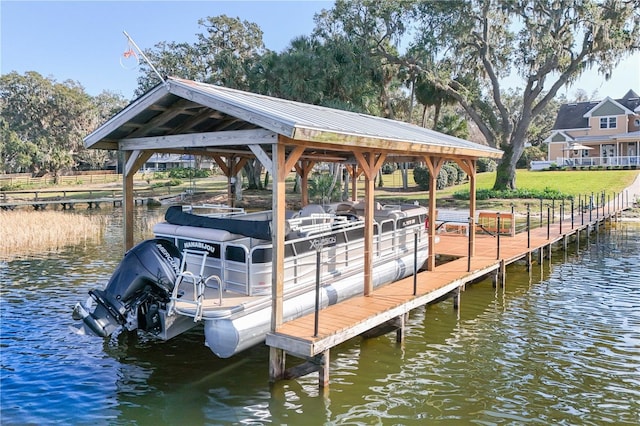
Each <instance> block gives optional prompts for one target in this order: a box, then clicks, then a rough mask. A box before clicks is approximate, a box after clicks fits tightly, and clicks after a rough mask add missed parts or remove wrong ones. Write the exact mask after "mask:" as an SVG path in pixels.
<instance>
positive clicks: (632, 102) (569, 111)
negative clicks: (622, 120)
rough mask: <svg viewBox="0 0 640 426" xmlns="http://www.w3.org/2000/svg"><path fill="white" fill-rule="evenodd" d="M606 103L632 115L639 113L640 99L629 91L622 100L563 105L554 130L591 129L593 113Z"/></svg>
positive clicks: (608, 99)
mask: <svg viewBox="0 0 640 426" xmlns="http://www.w3.org/2000/svg"><path fill="white" fill-rule="evenodd" d="M606 102H613V103H614V104H617V105H619V106H620V108H621V109H623V110H624V111H625V114H630V113H632V111H634V110H635V111H638V108H639V107H640V97H638V95H637V94H636V92H634V91H633V90H629V91H628V92H627V93H626V94H625V95H624V96H623V97H622V98H621V99H611V98H609V97H607V98H605V99H604V100H602V101H600V102H597V101H596V102H592V101H590V102H577V103H569V104H563V105H561V106H560V109H559V110H558V116H557V117H556V121H555V123H554V125H553V130H560V129H585V128H587V127H589V117H590V116H591V113H592V112H593V111H594V110H596V109H597V108H599V107H600V106H602V105H603V104H604V103H606Z"/></svg>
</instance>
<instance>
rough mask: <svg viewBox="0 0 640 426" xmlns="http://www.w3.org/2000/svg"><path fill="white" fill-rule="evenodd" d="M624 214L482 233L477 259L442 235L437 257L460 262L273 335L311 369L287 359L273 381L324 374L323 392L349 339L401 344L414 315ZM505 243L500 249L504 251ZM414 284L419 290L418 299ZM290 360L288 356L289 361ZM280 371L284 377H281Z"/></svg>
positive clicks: (460, 241) (456, 238)
mask: <svg viewBox="0 0 640 426" xmlns="http://www.w3.org/2000/svg"><path fill="white" fill-rule="evenodd" d="M617 215H618V212H609V213H607V214H605V212H604V210H603V211H602V213H599V212H598V213H596V212H592V214H591V217H589V214H588V213H586V214H585V215H580V214H579V213H578V214H576V215H575V216H574V217H573V219H571V217H566V218H565V219H564V220H563V221H562V222H560V221H559V219H558V222H556V223H549V224H547V223H545V224H543V226H541V227H538V228H535V229H531V230H530V231H528V232H527V231H525V232H520V233H517V234H515V236H506V235H500V237H499V238H498V237H497V236H495V235H487V234H477V235H476V240H475V255H474V256H471V258H470V259H469V256H468V237H465V236H464V235H446V234H440V235H439V238H440V241H439V242H438V243H437V244H436V247H435V253H436V255H445V256H446V257H447V258H453V259H455V260H452V261H449V262H446V263H443V264H441V265H438V266H436V267H435V269H434V270H433V271H420V272H418V273H417V274H416V276H415V281H414V276H413V275H412V276H410V277H407V278H405V279H402V280H400V281H397V282H394V283H391V284H388V285H385V286H383V287H380V288H377V289H375V290H374V291H373V293H372V294H370V295H369V296H364V295H363V296H358V297H354V298H351V299H348V300H345V301H342V302H340V303H337V304H335V305H331V306H329V307H327V308H325V309H322V310H320V311H319V312H318V323H317V327H318V333H317V335H316V334H315V328H316V322H315V318H316V314H315V313H312V314H309V315H305V316H303V317H300V318H298V319H295V320H292V321H288V322H286V323H284V324H282V326H281V327H279V328H278V329H277V330H276V331H275V332H273V333H269V334H268V335H267V338H266V344H267V345H268V346H270V347H271V348H272V349H279V350H282V351H284V353H289V354H291V355H294V356H296V357H299V358H303V359H306V360H307V363H306V364H307V365H306V366H299V367H296V368H298V369H299V370H300V372H301V373H300V374H298V373H296V372H288V371H286V370H284V359H282V360H281V361H279V362H280V363H281V364H280V365H273V362H272V365H271V366H270V368H271V370H272V371H271V374H272V377H279V378H293V377H297V376H300V375H304V374H308V373H310V372H313V371H320V377H319V384H320V386H321V387H324V386H326V385H328V382H329V372H328V370H329V364H328V363H329V350H330V349H331V348H332V347H334V346H337V345H339V344H341V343H343V342H345V341H346V340H349V339H351V338H354V337H356V336H358V335H361V334H362V333H365V332H367V331H369V330H372V329H374V328H376V327H380V326H383V325H389V326H391V327H395V328H397V329H398V340H400V339H401V338H402V335H403V333H404V331H403V328H404V319H405V317H406V314H407V313H408V312H410V311H411V310H413V309H415V308H417V307H420V306H423V305H426V304H428V303H431V302H433V301H436V300H438V299H440V298H442V297H443V296H446V295H449V294H453V295H454V297H456V300H455V303H454V305H457V302H458V299H457V298H459V297H460V291H461V290H463V289H464V287H465V285H466V284H467V283H470V282H473V281H474V280H476V279H478V278H481V277H484V276H486V275H489V274H495V279H496V283H497V282H500V283H501V284H502V285H504V284H505V275H506V266H507V265H508V264H510V263H513V262H515V261H518V260H520V259H525V261H526V262H528V264H529V265H530V264H531V262H532V254H533V253H536V252H537V253H539V256H540V257H539V258H540V259H542V257H543V255H544V251H545V249H546V250H548V251H547V253H548V254H550V251H551V247H552V245H553V244H556V243H558V242H563V243H564V244H563V247H564V248H566V243H567V239H568V237H570V236H573V235H576V234H578V235H579V233H580V232H583V231H585V232H592V231H594V230H596V231H597V230H598V228H599V227H600V226H601V225H602V224H604V222H605V221H606V220H610V221H611V220H612V219H613V218H617ZM498 243H499V248H498ZM414 282H415V287H416V291H415V294H414ZM283 358H284V357H283ZM278 372H279V373H278Z"/></svg>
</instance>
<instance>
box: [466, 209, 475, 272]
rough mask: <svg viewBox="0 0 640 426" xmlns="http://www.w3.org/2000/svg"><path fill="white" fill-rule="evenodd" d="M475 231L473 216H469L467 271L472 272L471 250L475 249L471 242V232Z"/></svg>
mask: <svg viewBox="0 0 640 426" xmlns="http://www.w3.org/2000/svg"><path fill="white" fill-rule="evenodd" d="M472 232H475V230H474V228H473V218H472V217H471V216H469V248H468V252H467V272H471V251H472V250H473V246H472V243H471V233H472Z"/></svg>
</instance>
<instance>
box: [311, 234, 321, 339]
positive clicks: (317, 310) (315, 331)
mask: <svg viewBox="0 0 640 426" xmlns="http://www.w3.org/2000/svg"><path fill="white" fill-rule="evenodd" d="M321 253H322V243H320V244H318V246H317V247H316V308H315V313H314V315H315V316H314V321H313V337H318V323H319V321H320V319H319V316H320V255H321Z"/></svg>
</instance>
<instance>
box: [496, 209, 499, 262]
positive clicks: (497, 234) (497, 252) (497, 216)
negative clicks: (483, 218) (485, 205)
mask: <svg viewBox="0 0 640 426" xmlns="http://www.w3.org/2000/svg"><path fill="white" fill-rule="evenodd" d="M496 218H497V221H498V230H497V231H496V238H497V249H496V259H498V260H500V212H498V213H496Z"/></svg>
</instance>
